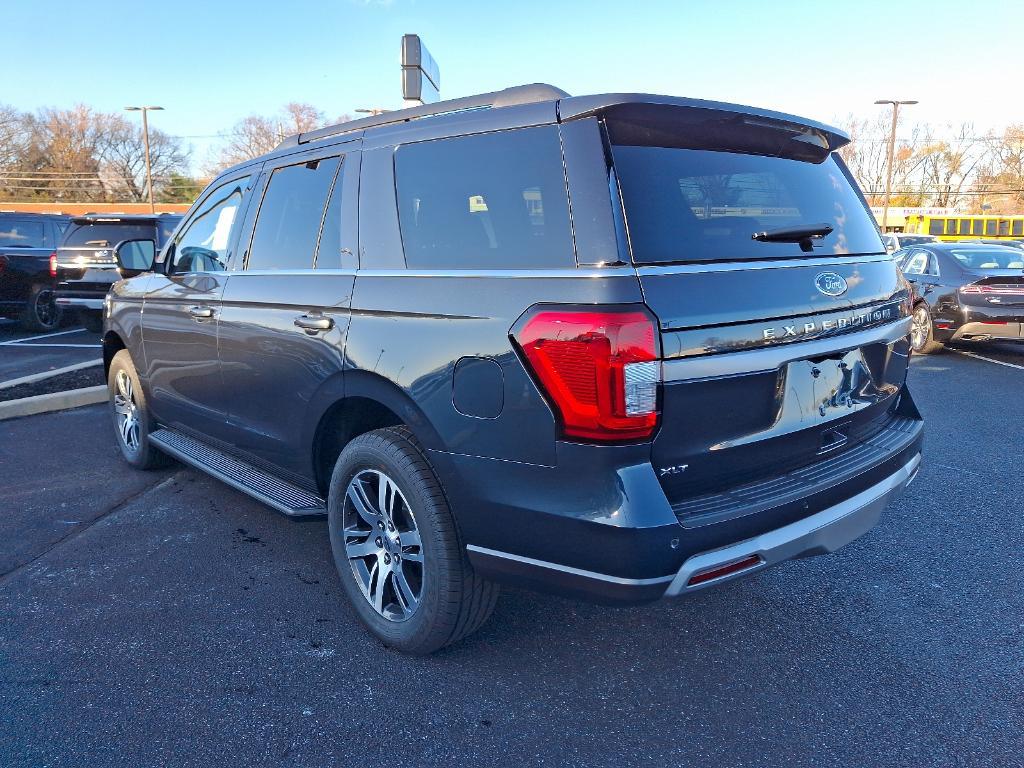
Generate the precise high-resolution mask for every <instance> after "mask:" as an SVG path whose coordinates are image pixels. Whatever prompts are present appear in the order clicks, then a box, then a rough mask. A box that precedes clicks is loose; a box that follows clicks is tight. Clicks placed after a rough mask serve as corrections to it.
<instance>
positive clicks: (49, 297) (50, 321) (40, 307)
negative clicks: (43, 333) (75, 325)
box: [35, 290, 57, 328]
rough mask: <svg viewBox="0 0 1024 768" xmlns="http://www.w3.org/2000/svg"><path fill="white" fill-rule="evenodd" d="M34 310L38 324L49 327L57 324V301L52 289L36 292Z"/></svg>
mask: <svg viewBox="0 0 1024 768" xmlns="http://www.w3.org/2000/svg"><path fill="white" fill-rule="evenodd" d="M35 312H36V320H38V321H39V324H40V325H43V326H46V327H47V328H51V327H53V326H54V325H56V324H57V302H56V299H55V297H54V295H53V291H50V290H45V291H39V293H37V294H36V302H35Z"/></svg>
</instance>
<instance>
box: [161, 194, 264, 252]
mask: <svg viewBox="0 0 1024 768" xmlns="http://www.w3.org/2000/svg"><path fill="white" fill-rule="evenodd" d="M248 178H249V177H248V176H246V177H243V178H241V179H236V180H235V181H230V182H228V183H227V184H223V185H221V186H219V187H217V189H215V190H214V191H213V192H212V193H210V194H209V195H208V196H207V198H206V200H205V201H204V202H203V204H202V205H201V206H200V207H199V209H198V210H197V211H196V213H195V214H194V215H193V216H192V218H191V219H189V221H188V223H187V224H186V225H185V227H184V229H182V231H181V233H180V234H179V235H178V237H177V238H176V239H175V241H174V253H173V262H172V267H173V269H172V271H173V272H221V271H223V270H224V268H225V266H226V265H227V261H228V246H229V244H230V242H231V232H232V227H233V225H234V223H235V219H236V217H237V213H238V207H239V206H240V205H241V204H242V195H243V193H244V190H245V184H246V182H247V181H248Z"/></svg>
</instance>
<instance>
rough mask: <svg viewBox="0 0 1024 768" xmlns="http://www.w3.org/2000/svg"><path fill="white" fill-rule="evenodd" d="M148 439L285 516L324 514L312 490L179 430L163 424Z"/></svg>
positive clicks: (323, 508) (322, 504) (158, 446)
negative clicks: (276, 475)
mask: <svg viewBox="0 0 1024 768" xmlns="http://www.w3.org/2000/svg"><path fill="white" fill-rule="evenodd" d="M149 439H150V440H152V441H153V443H154V445H156V447H157V448H159V449H160V450H161V451H163V452H164V453H166V454H168V455H170V456H173V457H174V458H176V459H179V460H180V461H183V462H185V463H186V464H191V465H192V466H193V467H195V468H196V469H199V470H202V471H203V472H206V473H207V474H209V475H213V476H214V477H216V478H217V479H218V480H220V481H222V482H224V483H227V484H228V485H230V486H231V487H232V488H237V489H238V490H239V491H241V492H242V493H247V494H249V495H250V496H252V497H253V498H254V499H257V500H259V501H262V502H263V503H264V504H266V505H267V506H270V507H273V508H274V509H276V510H277V511H278V512H281V513H282V514H284V515H287V516H288V517H321V516H323V515H325V514H327V504H326V502H325V501H324V500H323V499H322V498H320V497H319V496H317V495H316V494H314V493H310V492H309V491H307V490H304V489H303V488H300V487H299V486H297V485H293V484H292V483H289V482H288V481H286V480H282V479H281V478H279V477H275V476H274V475H272V474H270V473H269V472H264V471H263V470H262V469H257V468H256V467H254V466H253V465H252V464H248V463H246V462H244V461H242V460H240V459H236V458H235V457H234V456H229V455H228V454H226V453H224V452H223V451H220V450H218V449H216V448H214V447H212V446H210V445H207V444H206V443H203V442H201V441H199V440H196V439H195V438H192V437H189V436H188V435H185V434H182V433H181V432H178V431H176V430H173V429H167V428H166V427H165V428H161V429H158V430H156V431H155V432H153V433H152V434H151V435H150V436H149Z"/></svg>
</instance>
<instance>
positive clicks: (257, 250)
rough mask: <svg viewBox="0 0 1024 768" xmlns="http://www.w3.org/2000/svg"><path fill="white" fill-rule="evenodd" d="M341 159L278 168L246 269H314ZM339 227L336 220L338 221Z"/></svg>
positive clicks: (262, 209) (254, 234) (272, 176)
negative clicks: (326, 212) (316, 251)
mask: <svg viewBox="0 0 1024 768" xmlns="http://www.w3.org/2000/svg"><path fill="white" fill-rule="evenodd" d="M339 163H340V158H338V157H329V158H325V159H322V160H310V161H309V162H305V163H298V164H296V165H287V166H285V167H283V168H277V169H275V170H274V172H273V173H272V174H271V176H270V181H269V182H268V183H267V191H266V193H265V194H264V195H263V202H262V204H261V205H260V210H259V213H258V214H257V216H256V229H255V231H254V232H253V236H252V244H251V245H250V246H249V261H248V263H247V264H246V269H250V270H251V269H312V268H313V253H314V251H315V250H316V244H317V239H318V238H319V236H320V225H321V224H322V223H323V219H324V206H326V205H327V195H328V193H329V192H330V191H331V186H332V185H333V184H334V177H335V175H336V172H337V170H338V165H339ZM339 226H340V219H339Z"/></svg>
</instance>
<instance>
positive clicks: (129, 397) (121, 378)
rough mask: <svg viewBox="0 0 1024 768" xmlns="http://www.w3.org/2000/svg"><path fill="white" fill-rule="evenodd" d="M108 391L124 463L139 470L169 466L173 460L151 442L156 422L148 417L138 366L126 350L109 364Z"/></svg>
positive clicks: (119, 353) (115, 356) (111, 412)
mask: <svg viewBox="0 0 1024 768" xmlns="http://www.w3.org/2000/svg"><path fill="white" fill-rule="evenodd" d="M107 391H108V392H109V394H110V415H111V418H112V419H113V421H114V431H115V432H116V434H117V444H118V447H119V448H120V449H121V455H122V456H124V460H125V461H127V462H128V463H129V464H131V465H132V466H133V467H137V468H138V469H156V468H158V467H163V466H166V465H167V464H169V463H170V458H169V457H168V456H167V455H166V454H164V453H161V452H160V451H159V450H158V449H157V448H156V447H155V446H154V445H153V444H152V443H151V442H150V440H149V433H150V431H151V430H152V428H153V419H152V418H151V417H150V415H149V408H148V407H147V406H146V394H145V392H143V391H142V385H141V384H140V383H139V376H138V374H137V373H136V372H135V365H134V364H133V363H132V358H131V355H129V354H128V350H126V349H122V350H121V351H120V352H118V353H117V354H116V355H114V359H113V360H111V361H110V372H109V373H108V374H107Z"/></svg>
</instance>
